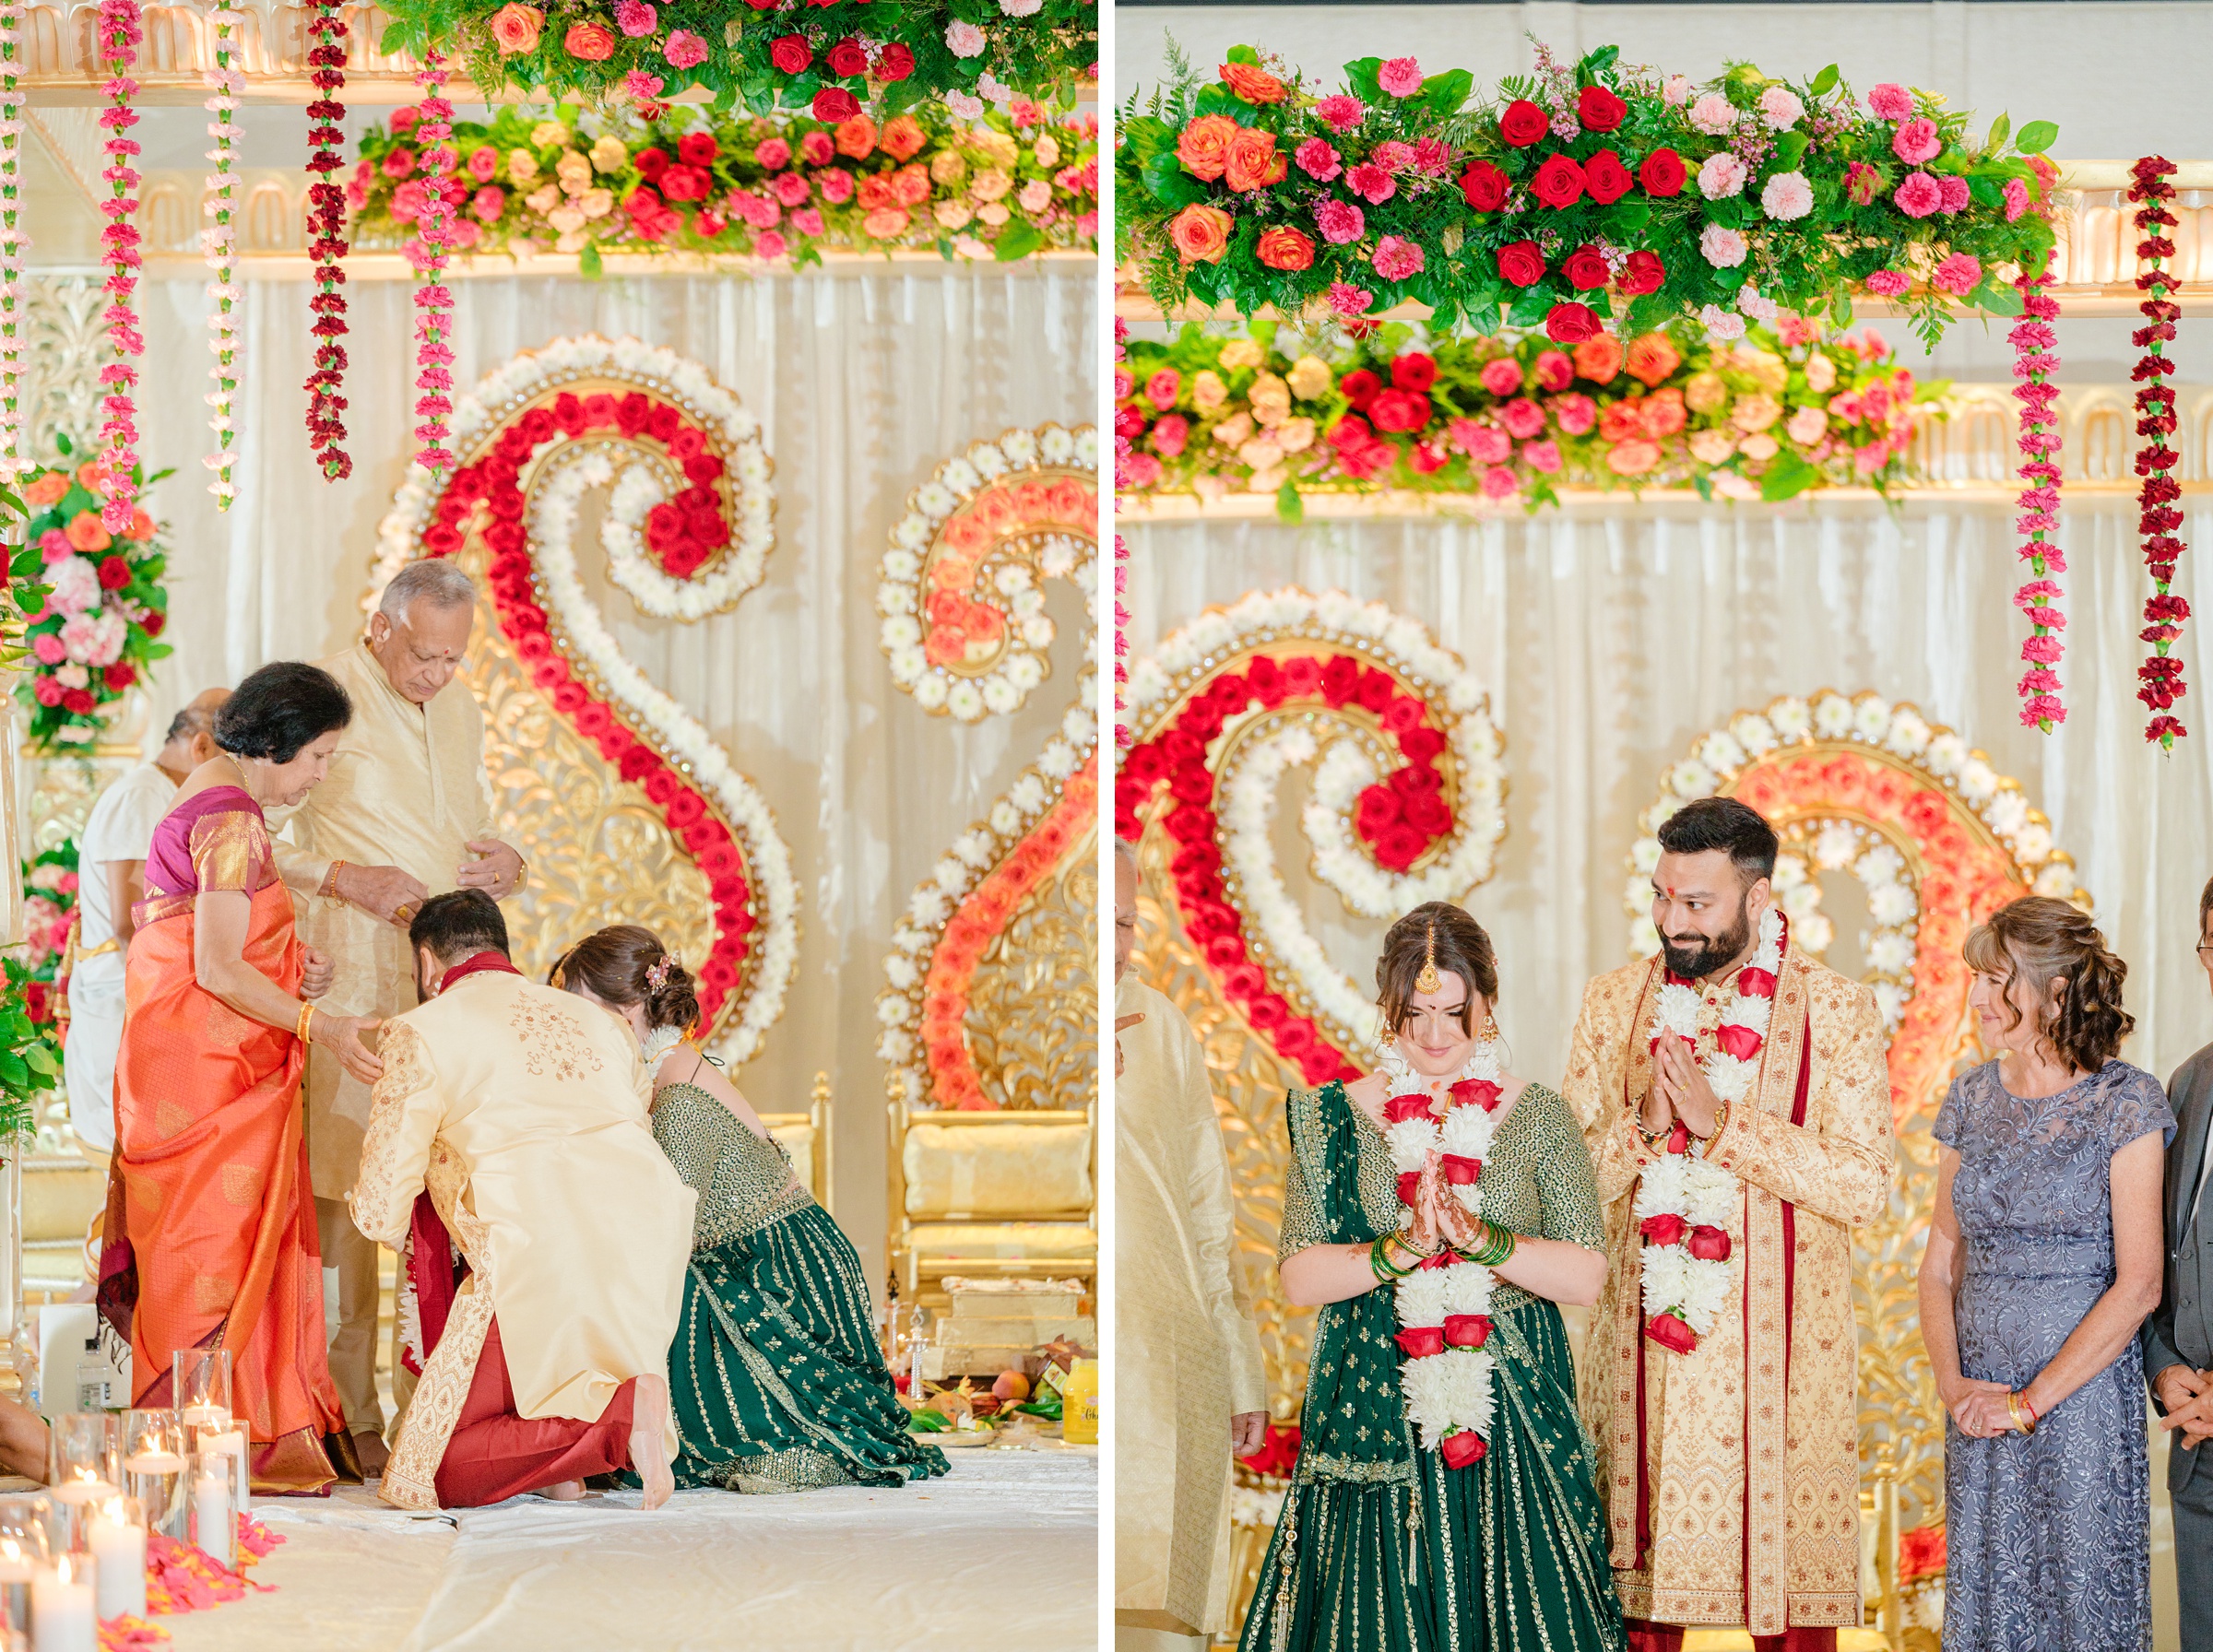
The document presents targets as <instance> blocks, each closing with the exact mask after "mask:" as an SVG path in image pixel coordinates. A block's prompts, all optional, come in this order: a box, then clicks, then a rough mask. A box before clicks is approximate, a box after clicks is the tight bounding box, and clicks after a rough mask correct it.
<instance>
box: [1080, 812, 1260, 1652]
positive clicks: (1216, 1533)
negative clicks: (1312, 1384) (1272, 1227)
mask: <svg viewBox="0 0 2213 1652" xmlns="http://www.w3.org/2000/svg"><path fill="white" fill-rule="evenodd" d="M1115 847H1116V851H1117V855H1116V863H1115V963H1116V969H1117V979H1116V984H1115V1004H1114V1008H1115V1034H1116V1036H1115V1061H1116V1072H1117V1074H1118V1080H1117V1082H1116V1085H1115V1304H1114V1327H1115V1396H1116V1399H1115V1403H1116V1406H1117V1407H1118V1413H1119V1416H1120V1419H1121V1421H1120V1422H1118V1424H1117V1426H1116V1431H1115V1441H1116V1445H1115V1453H1116V1455H1115V1488H1116V1489H1115V1504H1114V1508H1115V1554H1114V1591H1115V1593H1114V1604H1115V1614H1114V1618H1115V1632H1114V1634H1115V1646H1116V1647H1117V1648H1118V1652H1154V1649H1157V1652H1168V1649H1170V1648H1174V1649H1176V1652H1186V1649H1190V1648H1197V1647H1201V1646H1204V1644H1205V1642H1206V1640H1207V1638H1208V1637H1209V1636H1210V1635H1213V1634H1218V1633H1220V1632H1221V1631H1222V1630H1223V1629H1224V1628H1225V1627H1226V1625H1227V1622H1228V1617H1229V1607H1230V1599H1229V1592H1230V1529H1229V1493H1230V1485H1231V1467H1232V1465H1231V1457H1232V1455H1233V1453H1238V1454H1249V1453H1251V1452H1253V1451H1257V1450H1259V1449H1260V1445H1261V1444H1262V1442H1263V1440H1264V1438H1265V1432H1266V1428H1267V1422H1268V1384H1267V1374H1266V1369H1265V1367H1264V1366H1263V1365H1262V1363H1261V1358H1260V1331H1259V1329H1258V1327H1256V1326H1255V1325H1254V1323H1253V1318H1252V1307H1251V1303H1250V1300H1249V1296H1248V1295H1247V1292H1246V1291H1245V1289H1244V1281H1243V1280H1242V1277H1241V1276H1240V1274H1239V1271H1238V1267H1237V1255H1236V1222H1237V1217H1236V1200H1235V1197H1234V1193H1233V1190H1232V1186H1231V1182H1230V1173H1229V1155H1228V1153H1227V1151H1226V1150H1225V1148H1224V1146H1223V1142H1222V1127H1221V1125H1220V1123H1219V1122H1218V1121H1217V1119H1216V1115H1215V1112H1214V1102H1213V1093H1212V1091H1211V1089H1210V1087H1209V1085H1208V1080H1207V1068H1206V1057H1205V1055H1204V1054H1203V1052H1202V1051H1201V1049H1200V1047H1199V1040H1198V1038H1197V1037H1196V1036H1195V1035H1194V1034H1193V1033H1192V1032H1191V1026H1190V1023H1189V1021H1185V1020H1184V1018H1183V1015H1182V1013H1181V1011H1179V1010H1178V1009H1177V1008H1176V1006H1175V1005H1174V1004H1173V1003H1171V1002H1169V1000H1168V999H1167V998H1166V997H1163V996H1162V995H1161V994H1159V993H1157V992H1155V991H1154V989H1153V988H1151V987H1150V986H1147V985H1144V984H1143V983H1142V981H1139V980H1138V979H1136V977H1134V976H1133V975H1130V973H1128V966H1129V960H1130V949H1131V944H1132V942H1133V941H1134V939H1135V936H1136V926H1137V868H1136V865H1135V862H1134V860H1133V859H1132V858H1131V857H1130V854H1129V852H1128V848H1127V846H1126V845H1124V844H1119V843H1118V844H1116V845H1115Z"/></svg>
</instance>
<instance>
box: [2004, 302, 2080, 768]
mask: <svg viewBox="0 0 2213 1652" xmlns="http://www.w3.org/2000/svg"><path fill="white" fill-rule="evenodd" d="M2051 278H2052V276H2051V271H2050V270H2049V268H2045V269H2041V270H2039V271H2038V272H2037V273H2036V274H2034V275H2030V274H2028V273H2026V272H2024V273H2023V274H2022V275H2021V277H2019V278H2018V280H2017V281H2016V282H2015V283H2014V285H2015V286H2016V287H2018V288H2019V289H2020V292H2021V309H2022V315H2021V319H2020V320H2018V321H2017V322H2015V323H2014V324H2013V329H2012V332H2011V333H2010V335H2009V337H2010V339H2011V341H2012V344H2013V349H2014V358H2013V376H2014V377H2015V378H2017V379H2018V380H2020V381H2021V382H2020V383H2019V384H2017V385H2015V386H2014V391H2013V394H2014V395H2015V396H2016V397H2017V398H2018V400H2019V402H2020V404H2021V434H2020V449H2021V454H2022V458H2023V461H2024V462H2023V464H2022V466H2021V469H2020V477H2021V484H2022V486H2021V497H2020V506H2021V512H2022V514H2021V515H2020V516H2019V517H2018V519H2017V525H2018V528H2019V531H2020V533H2021V535H2022V540H2021V557H2022V560H2025V561H2026V562H2027V563H2028V564H2029V570H2030V573H2031V574H2032V575H2033V576H2034V577H2033V578H2031V579H2030V581H2029V582H2028V583H2027V584H2024V585H2023V586H2021V588H2020V589H2019V590H2018V591H2016V592H2015V593H2014V594H2013V600H2014V604H2015V606H2016V607H2018V608H2019V609H2020V610H2021V611H2022V612H2023V613H2024V614H2026V615H2028V616H2029V623H2030V628H2031V629H2030V635H2029V639H2028V641H2027V642H2025V643H2022V644H2021V658H2023V659H2024V660H2026V661H2028V662H2029V668H2028V670H2026V671H2025V672H2023V673H2022V674H2021V681H2020V696H2021V722H2022V724H2023V725H2024V726H2029V727H2033V728H2040V729H2041V730H2042V731H2043V732H2044V733H2046V734H2050V733H2051V732H2052V731H2053V729H2054V728H2056V727H2058V726H2059V725H2061V724H2062V723H2065V721H2066V720H2067V708H2066V706H2065V704H2064V703H2062V702H2061V701H2060V698H2059V690H2060V687H2061V684H2060V680H2059V674H2058V672H2057V670H2056V669H2054V667H2057V666H2058V664H2059V658H2060V655H2061V654H2063V653H2064V652H2065V648H2066V643H2065V639H2064V638H2062V637H2061V636H2060V634H2059V633H2060V632H2061V631H2064V630H2065V629H2066V623H2067V617H2066V615H2065V614H2064V613H2062V612H2061V611H2060V608H2059V599H2060V597H2061V596H2062V595H2064V593H2063V592H2062V591H2061V590H2060V587H2059V584H2058V583H2057V582H2056V581H2054V580H2053V579H2051V578H2050V577H2049V575H2051V574H2053V573H2065V572H2066V569H2067V559H2066V554H2065V552H2064V551H2063V550H2061V549H2060V548H2059V547H2058V546H2057V545H2055V544H2053V542H2052V540H2051V537H2050V536H2051V535H2052V534H2053V532H2054V531H2056V530H2057V528H2058V526H2059V481H2060V469H2059V460H2058V456H2057V455H2058V454H2059V448H2060V435H2059V386H2058V384H2055V383H2054V382H2053V374H2054V373H2056V372H2058V371H2059V335H2058V334H2056V333H2054V332H2053V330H2052V324H2053V322H2054V321H2056V320H2057V319H2058V317H2059V305H2058V304H2057V303H2056V302H2054V301H2053V300H2051V299H2048V298H2046V297H2045V296H2044V294H2043V288H2044V287H2045V285H2046V284H2047V283H2049V282H2050V280H2051Z"/></svg>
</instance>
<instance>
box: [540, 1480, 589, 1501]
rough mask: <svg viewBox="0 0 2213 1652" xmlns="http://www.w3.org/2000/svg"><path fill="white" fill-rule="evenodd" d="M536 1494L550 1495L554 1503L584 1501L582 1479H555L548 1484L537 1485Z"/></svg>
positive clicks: (541, 1495)
mask: <svg viewBox="0 0 2213 1652" xmlns="http://www.w3.org/2000/svg"><path fill="white" fill-rule="evenodd" d="M538 1495H539V1496H540V1497H550V1498H552V1499H553V1501H554V1502H556V1503H582V1502H583V1501H584V1481H581V1480H562V1481H554V1483H553V1484H551V1485H550V1486H540V1487H538Z"/></svg>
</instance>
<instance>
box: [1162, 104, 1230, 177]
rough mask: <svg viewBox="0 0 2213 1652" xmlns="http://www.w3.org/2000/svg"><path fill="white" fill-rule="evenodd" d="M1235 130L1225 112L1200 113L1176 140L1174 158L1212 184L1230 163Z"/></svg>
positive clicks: (1187, 169)
mask: <svg viewBox="0 0 2213 1652" xmlns="http://www.w3.org/2000/svg"><path fill="white" fill-rule="evenodd" d="M1237 132H1238V126H1237V122H1235V121H1233V120H1231V119H1230V118H1229V117H1228V116H1227V115H1225V114H1202V115H1201V116H1200V117H1199V118H1198V119H1197V120H1195V121H1193V122H1192V123H1191V124H1189V125H1188V126H1186V127H1185V128H1184V129H1183V132H1182V134H1181V136H1178V138H1177V139H1176V159H1178V160H1180V161H1182V162H1183V170H1184V171H1187V172H1189V173H1190V175H1191V176H1192V177H1194V178H1197V179H1199V180H1200V181H1201V182H1202V183H1213V181H1214V180H1215V179H1216V178H1219V177H1220V176H1221V175H1222V173H1223V171H1224V169H1225V168H1226V167H1227V166H1228V165H1229V140H1230V139H1231V138H1233V137H1235V136H1237Z"/></svg>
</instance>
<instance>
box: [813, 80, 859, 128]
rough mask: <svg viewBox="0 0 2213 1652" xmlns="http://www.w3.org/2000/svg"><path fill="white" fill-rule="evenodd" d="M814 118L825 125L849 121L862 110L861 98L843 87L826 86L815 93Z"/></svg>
mask: <svg viewBox="0 0 2213 1652" xmlns="http://www.w3.org/2000/svg"><path fill="white" fill-rule="evenodd" d="M813 109H814V118H815V119H816V120H818V121H821V122H822V124H824V125H828V126H834V125H836V124H838V123H839V122H840V121H849V120H851V119H852V118H853V117H854V116H855V115H857V114H858V113H859V112H860V100H859V99H858V98H856V97H855V96H854V95H853V94H852V93H851V92H849V91H846V89H844V88H843V87H836V86H825V87H824V88H822V90H821V91H819V92H817V93H815V94H814V104H813Z"/></svg>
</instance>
